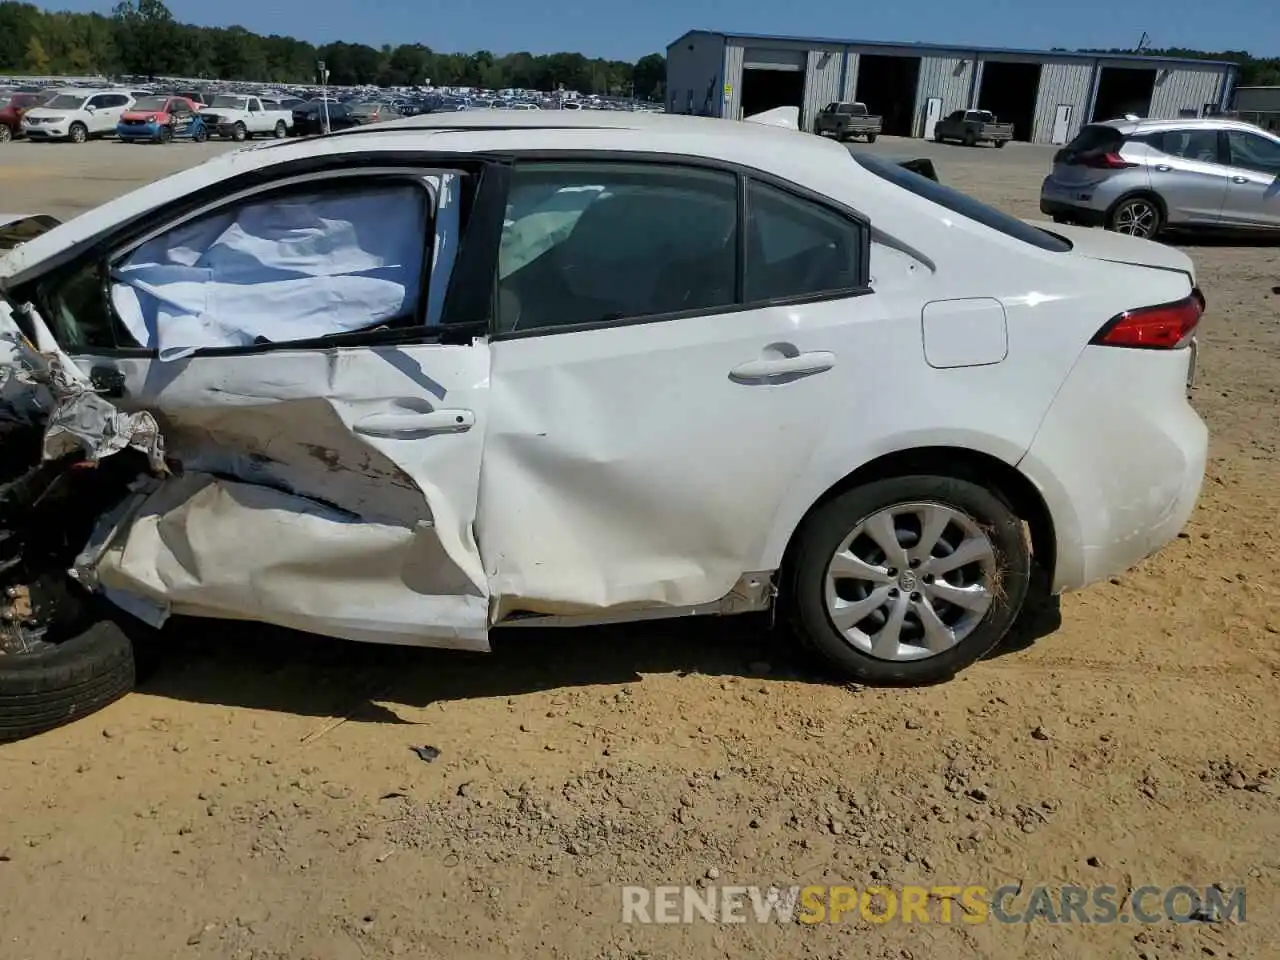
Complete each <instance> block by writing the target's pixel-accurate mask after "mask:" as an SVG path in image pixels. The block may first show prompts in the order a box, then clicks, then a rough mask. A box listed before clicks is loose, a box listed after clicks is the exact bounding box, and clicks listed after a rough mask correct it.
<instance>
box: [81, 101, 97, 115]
mask: <svg viewBox="0 0 1280 960" xmlns="http://www.w3.org/2000/svg"><path fill="white" fill-rule="evenodd" d="M84 112H85V113H97V112H98V108H97V107H95V106H94V105H93V104H92V103H89V104H85V108H84Z"/></svg>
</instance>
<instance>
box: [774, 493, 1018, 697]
mask: <svg viewBox="0 0 1280 960" xmlns="http://www.w3.org/2000/svg"><path fill="white" fill-rule="evenodd" d="M915 502H927V503H934V504H939V505H941V506H944V507H948V508H950V509H951V510H953V511H958V512H960V513H962V514H964V515H965V516H967V517H968V518H969V519H970V520H971V521H972V522H973V523H974V524H976V526H977V527H978V528H979V529H980V530H981V531H982V532H983V533H984V534H985V535H986V537H987V539H988V540H989V542H990V544H991V546H992V548H993V552H994V556H995V564H996V573H995V577H994V580H995V583H996V584H997V586H996V588H995V589H994V590H992V594H993V600H992V602H991V605H990V606H989V607H988V608H987V610H986V611H985V613H984V614H983V615H982V619H981V620H980V621H979V622H978V623H977V624H976V626H975V627H974V628H973V630H972V632H970V633H968V634H967V635H966V636H964V637H963V638H962V639H961V640H960V641H959V642H958V643H956V644H955V645H953V646H951V647H949V648H947V649H946V650H944V651H942V652H940V653H936V654H933V655H931V656H926V657H922V658H920V659H914V660H905V659H904V660H889V659H881V658H879V657H875V656H873V655H872V654H871V653H870V652H864V651H863V650H860V649H858V648H857V647H855V646H854V645H853V643H852V642H851V641H850V640H848V639H846V637H845V636H844V635H843V634H842V633H840V632H839V631H838V630H837V629H836V627H835V625H834V624H833V623H832V621H831V618H830V616H829V614H828V612H827V603H826V591H827V588H826V583H827V568H828V566H829V564H830V563H831V560H832V557H833V556H834V554H835V552H836V550H837V548H839V547H840V546H841V544H842V543H843V542H844V540H845V539H846V538H847V537H848V536H849V535H850V534H851V533H852V532H853V531H854V530H855V528H856V527H857V526H858V525H859V524H860V523H862V522H863V521H864V520H866V519H868V518H870V517H871V516H872V515H874V514H876V513H877V512H879V511H881V510H884V509H886V508H890V507H892V506H894V505H895V504H908V503H915ZM1030 575H1031V554H1030V550H1029V548H1028V545H1027V541H1026V537H1025V536H1024V534H1023V525H1022V521H1021V520H1019V519H1018V517H1017V516H1015V515H1014V513H1013V511H1012V510H1011V509H1010V508H1009V506H1008V505H1007V504H1006V503H1005V502H1004V500H1003V499H1002V498H1001V497H1000V496H998V495H997V494H995V493H993V492H992V491H990V490H988V489H986V488H985V487H982V486H979V485H978V484H976V483H972V482H970V481H967V480H958V479H954V478H951V477H939V476H930V475H915V476H904V477H892V478H889V479H885V480H877V481H873V482H871V483H868V484H866V485H864V486H860V487H855V488H854V489H852V490H849V491H846V492H845V493H843V494H840V495H839V496H837V497H835V498H834V499H832V500H830V501H828V502H827V503H825V504H823V505H822V506H820V507H818V508H817V509H816V510H814V511H812V512H811V513H810V514H809V516H808V517H806V518H805V520H804V522H803V523H802V524H801V526H800V529H799V530H798V531H797V533H796V541H795V548H794V551H793V553H792V557H791V559H790V560H789V562H788V569H787V577H786V580H785V581H784V583H786V584H789V587H790V589H789V591H788V594H787V595H786V596H784V597H783V603H784V606H785V609H786V611H787V615H788V619H789V621H790V622H791V625H792V628H793V630H794V632H795V633H796V634H797V637H798V639H799V640H800V642H801V643H802V644H804V645H805V646H806V647H808V648H809V649H810V650H811V651H812V652H814V653H816V654H817V655H818V656H819V657H820V658H821V659H822V660H824V661H825V663H826V664H827V666H829V667H831V668H834V670H835V671H836V672H837V673H839V674H840V675H842V676H844V677H846V678H850V679H854V680H858V681H862V682H865V683H893V684H919V683H933V682H937V681H940V680H946V679H949V678H951V677H952V676H954V675H955V674H956V673H957V672H959V671H960V670H962V669H964V668H965V667H967V666H969V665H970V664H971V663H973V662H974V661H976V660H978V659H980V658H981V657H983V656H985V655H986V654H987V653H989V652H990V651H991V650H992V648H994V647H995V646H996V644H998V643H999V642H1000V640H1001V639H1002V638H1003V637H1004V635H1005V634H1006V633H1007V632H1008V630H1009V628H1010V627H1011V626H1012V625H1013V622H1014V620H1015V619H1016V618H1017V616H1018V612H1019V610H1020V609H1021V608H1022V602H1023V600H1024V599H1025V597H1026V595H1027V587H1028V583H1029V580H1030Z"/></svg>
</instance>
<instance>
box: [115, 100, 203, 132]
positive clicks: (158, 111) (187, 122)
mask: <svg viewBox="0 0 1280 960" xmlns="http://www.w3.org/2000/svg"><path fill="white" fill-rule="evenodd" d="M199 112H200V107H199V105H197V104H196V103H193V102H192V101H190V100H188V99H187V98H186V97H176V96H168V95H166V94H159V95H157V96H153V97H142V98H140V99H138V100H136V101H135V102H134V104H133V106H131V107H130V108H129V109H128V110H126V111H125V112H124V114H123V115H122V116H121V117H120V122H119V123H118V124H117V125H116V135H117V136H118V137H119V138H120V139H121V140H153V141H159V142H163V141H165V140H170V139H172V138H173V137H174V135H175V134H176V135H178V136H181V135H182V134H184V133H186V131H187V128H188V127H190V126H191V122H192V118H194V117H195V115H196V114H197V113H199ZM203 129H204V128H203V126H201V127H200V130H201V131H202V132H203ZM200 139H204V137H203V136H201V138H200Z"/></svg>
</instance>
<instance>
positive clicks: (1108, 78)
mask: <svg viewBox="0 0 1280 960" xmlns="http://www.w3.org/2000/svg"><path fill="white" fill-rule="evenodd" d="M1155 89H1156V72H1155V70H1154V69H1152V68H1150V67H1103V68H1102V76H1101V77H1100V78H1099V79H1098V97H1097V99H1096V100H1095V101H1094V103H1093V114H1092V115H1091V116H1090V117H1089V119H1090V120H1118V119H1120V118H1121V117H1123V116H1124V115H1125V114H1127V113H1132V114H1136V115H1137V116H1139V117H1145V116H1146V115H1147V114H1148V113H1150V112H1151V96H1152V94H1154V93H1155Z"/></svg>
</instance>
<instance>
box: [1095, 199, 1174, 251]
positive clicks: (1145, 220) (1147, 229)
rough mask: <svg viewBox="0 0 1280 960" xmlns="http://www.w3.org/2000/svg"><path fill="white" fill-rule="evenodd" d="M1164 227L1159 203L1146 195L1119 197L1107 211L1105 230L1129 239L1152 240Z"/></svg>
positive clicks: (1162, 213) (1162, 212)
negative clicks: (1123, 235) (1121, 234)
mask: <svg viewBox="0 0 1280 960" xmlns="http://www.w3.org/2000/svg"><path fill="white" fill-rule="evenodd" d="M1163 227H1164V211H1163V209H1162V207H1161V205H1160V202H1159V201H1158V200H1156V199H1155V198H1154V197H1151V196H1148V195H1147V194H1138V195H1137V196H1131V197H1121V198H1120V199H1119V200H1117V201H1116V203H1115V204H1114V205H1113V206H1112V207H1111V209H1110V210H1108V211H1107V229H1108V230H1110V231H1112V232H1114V233H1123V234H1125V235H1126V236H1130V237H1141V238H1142V239H1144V240H1154V239H1155V238H1156V237H1157V236H1159V235H1160V230H1161V228H1163Z"/></svg>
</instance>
